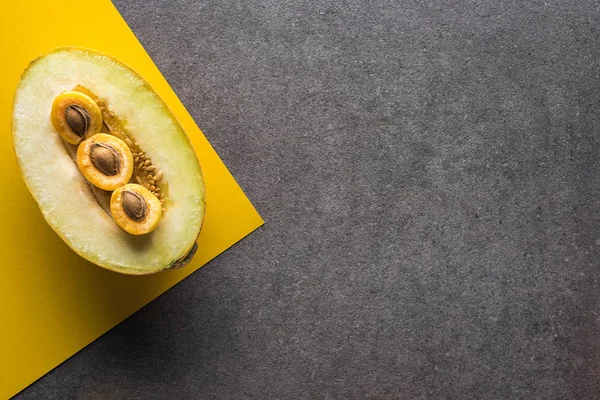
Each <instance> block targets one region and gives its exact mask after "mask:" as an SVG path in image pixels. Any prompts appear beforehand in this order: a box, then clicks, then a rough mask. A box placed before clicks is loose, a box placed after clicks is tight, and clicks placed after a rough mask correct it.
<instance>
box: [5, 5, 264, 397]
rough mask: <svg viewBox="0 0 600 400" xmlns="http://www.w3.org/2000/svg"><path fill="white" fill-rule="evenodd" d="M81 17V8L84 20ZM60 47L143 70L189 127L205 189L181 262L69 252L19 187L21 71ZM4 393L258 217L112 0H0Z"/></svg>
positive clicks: (254, 224)
mask: <svg viewBox="0 0 600 400" xmlns="http://www.w3.org/2000/svg"><path fill="white" fill-rule="evenodd" d="M82 16H84V17H83V18H82ZM58 46H82V47H88V48H92V49H95V50H98V51H101V52H104V53H107V54H110V55H112V56H114V57H116V58H118V59H120V60H122V61H124V62H125V63H126V64H128V65H130V66H131V67H132V68H133V69H135V70H136V71H137V72H138V73H139V74H141V75H142V76H143V77H144V78H145V79H146V80H147V81H148V82H149V83H150V84H151V85H152V86H153V87H154V89H155V90H156V91H157V92H158V94H159V95H160V96H161V97H162V98H163V99H164V100H165V101H166V103H167V104H168V105H169V107H170V108H171V110H172V111H173V112H174V114H175V115H176V117H177V118H178V119H179V120H180V121H181V123H182V124H183V126H184V128H185V129H186V131H187V132H188V135H189V136H190V139H191V141H192V143H193V145H194V148H195V150H196V153H197V154H198V158H199V160H200V163H201V165H202V169H203V172H204V176H205V179H206V187H207V208H206V218H205V222H204V227H203V229H202V232H201V234H200V238H199V240H198V245H199V249H198V252H197V253H196V256H195V257H194V259H193V260H192V262H191V263H190V264H189V265H188V266H187V267H185V268H183V269H180V270H175V271H166V272H163V273H159V274H157V275H151V276H143V277H133V276H125V275H120V274H117V273H113V272H109V271H106V270H104V269H101V268H99V267H96V266H94V265H92V264H90V263H88V262H86V261H85V260H83V259H82V258H80V257H79V256H77V255H76V254H75V253H73V252H72V251H71V250H70V249H69V248H68V247H67V245H66V244H64V243H63V242H62V240H61V239H60V238H59V237H58V236H57V235H56V234H55V233H54V232H53V231H52V230H51V229H50V227H49V226H48V225H47V224H46V223H45V221H44V219H43V217H42V215H41V213H40V211H39V209H38V208H37V205H36V203H35V202H34V200H33V199H32V197H31V196H30V194H29V192H28V191H27V189H26V188H25V184H24V183H23V181H22V180H21V176H20V173H19V170H18V167H17V162H16V159H15V156H14V152H13V148H12V137H11V132H10V120H11V105H12V97H13V95H14V90H15V88H16V86H17V83H18V81H19V76H20V74H21V72H22V71H23V70H24V69H25V67H26V66H27V64H28V63H29V62H30V61H31V60H32V59H34V58H35V57H37V56H39V55H40V54H43V53H45V52H47V51H49V50H51V49H53V48H54V47H58ZM0 59H1V60H2V61H1V62H0V182H1V185H0V199H1V200H0V202H1V203H0V205H1V207H0V263H1V264H0V398H7V397H10V396H12V395H14V394H16V393H17V392H19V391H20V390H22V389H23V388H25V387H26V386H27V385H29V384H30V383H32V382H33V381H35V380H36V379H38V378H39V377H40V376H42V375H43V374H45V373H47V372H48V371H49V370H51V369H52V368H54V367H55V366H56V365H58V364H60V363H61V362H63V361H64V360H65V359H67V358H68V357H70V356H71V355H73V354H74V353H75V352H77V351H78V350H80V349H81V348H83V347H84V346H86V345H87V344H89V343H90V342H91V341H93V340H94V339H96V338H98V337H99V336H100V335H102V334H103V333H105V332H106V331H107V330H109V329H110V328H112V327H113V326H115V325H116V324H117V323H119V322H120V321H122V320H124V319H125V318H126V317H128V316H129V315H131V314H132V313H133V312H135V311H136V310H138V309H139V308H140V307H142V306H143V305H145V304H147V303H148V302H149V301H151V300H152V299H154V298H156V297H157V296H158V295H160V294H161V293H163V292H164V291H165V290H167V289H168V288H170V287H171V286H173V285H174V284H175V283H177V282H179V281H180V280H182V279H183V278H185V277H186V276H187V275H189V274H190V273H192V272H193V271H194V270H196V269H197V268H199V267H200V266H202V265H203V264H205V263H206V262H208V261H209V260H210V259H212V258H214V257H215V256H217V255H218V254H219V253H221V252H223V251H224V250H225V249H227V248H228V247H230V246H231V245H232V244H234V243H235V242H237V241H238V240H240V239H241V238H242V237H244V236H245V235H247V234H248V233H250V232H251V231H253V230H254V229H256V228H257V227H258V226H260V225H261V224H262V223H263V222H262V220H261V218H260V216H259V215H258V213H257V212H256V211H255V209H254V208H253V206H252V205H251V204H250V202H249V200H248V199H247V198H246V196H245V195H244V193H243V192H242V190H241V189H240V187H239V186H238V185H237V183H236V182H235V180H234V179H233V177H232V176H231V175H230V173H229V172H228V171H227V168H226V167H225V165H224V164H223V163H222V161H221V160H220V159H219V157H218V155H217V154H216V153H215V151H214V150H213V149H212V147H211V146H210V144H209V143H208V141H207V140H206V138H205V137H204V135H203V134H202V132H201V131H200V129H198V127H197V126H196V125H195V123H194V121H193V120H192V118H191V117H190V115H189V114H188V113H187V111H186V110H185V108H184V107H183V105H182V104H181V102H180V101H179V100H178V98H177V96H176V95H175V93H174V92H173V91H172V89H171V88H170V87H169V85H168V83H167V82H166V80H165V79H164V78H163V76H162V75H161V73H160V72H159V70H158V69H157V68H156V66H155V65H154V63H153V62H152V60H151V59H150V57H149V56H148V55H147V54H146V52H145V50H144V49H143V47H142V46H141V44H140V43H139V42H138V41H137V39H136V38H135V36H134V35H133V33H132V32H131V30H130V29H129V27H128V26H127V24H126V23H125V21H124V20H123V19H122V18H121V16H120V15H119V13H118V12H117V10H116V9H115V8H114V6H113V5H112V4H111V3H110V2H109V1H108V0H97V1H75V0H63V1H61V2H60V3H57V2H52V1H42V0H40V1H35V0H27V1H14V2H1V4H0Z"/></svg>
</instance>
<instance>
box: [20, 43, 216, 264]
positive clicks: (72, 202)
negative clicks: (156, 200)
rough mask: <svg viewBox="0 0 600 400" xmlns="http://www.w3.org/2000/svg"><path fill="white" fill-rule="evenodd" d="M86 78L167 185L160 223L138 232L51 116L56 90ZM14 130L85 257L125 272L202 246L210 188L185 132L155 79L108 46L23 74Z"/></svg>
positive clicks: (58, 222) (67, 236)
mask: <svg viewBox="0 0 600 400" xmlns="http://www.w3.org/2000/svg"><path fill="white" fill-rule="evenodd" d="M77 85H82V86H84V87H86V88H87V89H89V90H90V91H92V92H93V93H94V94H95V95H97V96H98V97H99V98H102V99H104V100H105V101H106V102H107V106H108V108H109V109H110V110H111V111H112V112H114V113H115V114H116V115H117V116H118V117H119V118H120V119H121V120H122V121H126V125H125V129H126V130H127V131H128V132H129V133H130V134H131V135H132V136H133V137H134V138H135V140H136V141H137V142H138V143H139V146H140V148H141V149H142V150H143V151H144V152H145V153H146V154H147V156H148V157H150V158H151V159H152V162H153V164H154V165H156V166H157V168H159V169H160V170H162V171H163V180H162V182H166V183H167V184H168V197H167V201H166V203H165V212H164V214H163V218H162V219H161V221H160V222H159V224H158V227H157V228H156V230H154V231H153V232H151V233H149V234H147V235H143V236H132V235H130V234H128V233H126V232H125V231H123V230H122V229H121V228H119V227H118V226H117V224H116V223H115V222H114V221H113V220H112V218H111V217H110V215H109V214H108V213H107V212H106V211H105V210H104V209H103V208H102V207H100V205H99V204H98V200H97V199H96V197H95V196H94V194H93V192H92V190H90V187H89V184H88V183H87V181H86V180H85V178H84V177H83V175H82V174H81V173H80V171H79V169H78V168H77V165H76V164H75V162H74V161H73V159H72V158H71V155H70V154H69V152H68V151H67V150H66V148H65V145H64V143H63V142H62V139H61V138H60V136H59V135H58V134H57V133H56V131H55V129H54V127H53V126H52V123H51V121H50V111H51V108H52V102H53V100H54V98H55V97H56V96H57V95H59V94H60V93H62V92H64V91H68V90H72V89H73V88H75V87H76V86H77ZM12 123H13V125H12V131H13V140H14V147H15V152H16V155H17V159H18V162H19V166H20V168H21V172H22V175H23V179H24V180H25V183H26V185H27V187H28V189H29V191H30V192H31V194H32V195H33V197H34V199H35V201H36V202H37V203H38V205H39V207H40V209H41V211H42V214H43V216H44V218H45V219H46V221H47V222H48V224H49V225H50V226H51V227H52V229H53V230H54V231H56V233H57V234H58V235H60V237H61V238H62V239H63V240H64V241H65V242H66V243H67V245H69V247H71V248H72V249H73V250H74V251H75V252H77V253H78V254H79V255H81V256H82V257H84V258H86V259H87V260H89V261H91V262H93V263H94V264H97V265H99V266H101V267H105V268H108V269H111V270H114V271H117V272H122V273H127V274H148V273H153V272H157V271H160V270H162V269H165V268H169V267H172V266H174V265H175V264H176V262H177V260H179V259H181V258H184V257H185V256H186V255H187V254H188V253H189V251H190V250H191V249H192V247H193V246H194V245H195V242H196V239H197V237H198V235H199V232H200V228H201V226H202V220H203V217H204V209H205V187H204V180H203V177H202V171H201V169H200V165H199V163H198V160H197V158H196V154H195V153H194V150H193V148H192V146H191V144H190V142H189V139H188V137H187V136H186V133H185V131H184V130H183V128H182V127H181V125H180V124H179V122H178V121H177V120H176V118H175V117H174V116H173V114H172V113H171V111H170V110H169V109H168V107H167V106H166V104H165V103H164V102H163V101H162V100H161V99H160V97H159V96H158V95H157V94H156V92H155V91H154V90H153V89H152V88H151V87H150V85H149V84H148V83H147V82H146V81H144V80H143V79H142V78H141V77H140V76H139V75H138V74H137V73H135V72H134V71H133V70H132V69H130V68H129V67H127V66H126V65H124V64H122V63H120V62H118V61H117V60H115V59H113V58H111V57H108V56H106V55H103V54H100V53H97V52H94V51H90V50H85V49H78V48H60V49H57V50H55V51H53V52H51V53H48V54H46V55H44V56H42V57H40V58H38V59H36V60H35V61H33V62H32V63H31V64H30V65H29V66H28V68H27V69H26V70H25V72H24V73H23V75H22V76H21V81H20V83H19V85H18V87H17V91H16V94H15V99H14V104H13V121H12Z"/></svg>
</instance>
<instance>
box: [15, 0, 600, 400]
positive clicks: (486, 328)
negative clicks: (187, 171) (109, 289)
mask: <svg viewBox="0 0 600 400" xmlns="http://www.w3.org/2000/svg"><path fill="white" fill-rule="evenodd" d="M115 4H116V6H117V8H118V9H119V10H120V11H121V13H122V14H123V16H124V17H125V19H126V20H127V21H128V23H129V24H130V26H131V27H132V29H133V31H134V32H135V33H136V35H137V36H138V38H139V39H140V41H141V42H142V44H143V45H144V46H145V48H146V49H147V51H148V52H149V54H150V55H151V56H152V58H153V59H154V60H155V62H156V64H157V65H158V67H159V68H160V69H161V71H162V72H163V74H164V75H165V77H166V78H167V79H168V81H169V82H170V83H171V85H172V87H173V89H174V90H175V91H176V92H177V94H178V95H179V96H180V98H181V100H182V101H183V103H184V104H185V105H186V106H187V108H188V110H189V111H190V113H191V115H192V116H193V117H194V119H195V120H196V122H197V123H198V125H199V126H200V127H201V128H202V129H203V131H204V133H205V134H206V136H207V137H208V139H209V140H210V142H211V143H212V144H213V145H214V147H215V148H216V150H217V151H218V153H219V154H220V155H221V157H222V158H223V160H224V161H225V163H226V164H227V165H228V166H229V168H230V170H231V171H232V173H233V174H234V176H235V177H236V178H237V180H238V182H239V183H240V184H241V186H242V187H243V189H244V190H245V192H246V193H247V194H248V196H249V197H250V199H251V200H252V201H253V202H254V204H255V205H256V207H257V209H258V210H259V211H260V213H261V214H262V216H263V217H264V219H265V221H266V225H265V226H264V227H263V228H261V229H259V230H258V231H256V232H255V233H253V234H252V235H250V236H249V237H248V238H246V239H245V240H243V241H242V242H241V243H239V244H238V245H236V246H234V247H233V248H232V249H230V250H229V251H227V252H226V253H224V254H223V255H222V256H220V257H218V258H217V259H216V260H214V261H213V262H211V263H210V264H208V265H207V266H206V267H204V268H202V269H201V270H200V271H198V272H196V273H195V274H193V275H192V276H191V277H190V278H188V279H187V280H185V281H184V282H183V283H181V284H179V285H178V286H176V287H175V288H174V289H172V290H171V291H169V292H168V293H167V294H165V295H163V296H162V297H160V298H159V299H157V300H156V301H154V302H153V303H151V304H150V305H149V306H147V307H145V308H144V309H143V310H141V311H140V312H138V313H137V314H135V315H134V316H133V317H131V318H129V319H128V320H126V321H125V322H124V323H122V324H121V325H119V326H118V327H117V328H115V329H113V330H112V331H111V332H109V333H108V334H106V335H105V336H103V337H102V338H101V339H99V340H98V341H96V342H95V343H93V344H92V345H90V346H89V347H87V348H86V349H84V350H83V351H82V352H80V353H79V354H77V355H76V356H74V357H73V358H71V359H70V360H68V361H67V362H65V363H64V364H63V365H61V366H60V367H58V368H57V369H56V370H54V371H53V372H51V373H50V374H48V375H47V376H46V377H44V378H42V379H41V380H40V381H38V382H37V383H35V384H34V385H33V386H31V387H30V388H29V389H26V390H25V391H24V392H23V393H22V394H21V395H20V396H18V397H17V398H18V399H23V400H24V399H41V398H51V399H71V398H72V399H196V398H202V399H532V398H535V399H592V398H598V397H599V396H600V313H599V310H600V283H599V278H600V257H599V256H600V212H599V210H600V196H599V195H600V171H599V169H600V165H599V161H598V159H599V156H600V135H599V134H600V31H599V28H600V8H599V7H600V6H599V3H598V2H597V1H590V0H565V1H558V0H546V1H542V0H531V1H525V0H514V1H511V0H502V1H499V0H482V1H456V0H455V1H450V0H449V1H441V0H440V1H387V0H372V1H369V0H347V1H337V2H333V1H332V2H318V1H314V0H300V1H288V0H267V1H255V0H224V1H218V2H205V1H202V2H198V1H187V2H186V1H147V0H128V1H125V0H118V1H116V2H115ZM107 28H108V27H107Z"/></svg>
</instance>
